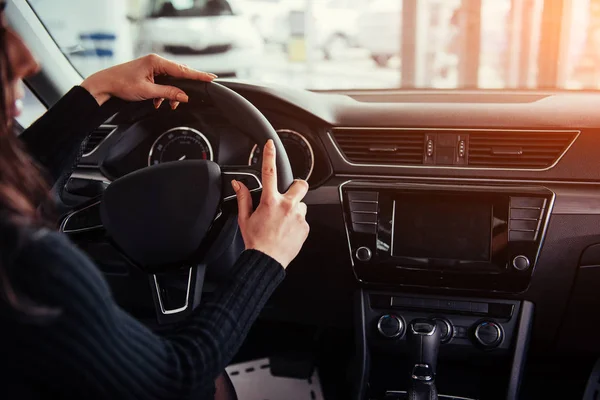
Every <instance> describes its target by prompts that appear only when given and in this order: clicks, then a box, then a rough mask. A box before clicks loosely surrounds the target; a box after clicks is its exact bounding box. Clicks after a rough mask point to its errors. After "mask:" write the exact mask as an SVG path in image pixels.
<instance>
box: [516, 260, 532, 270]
mask: <svg viewBox="0 0 600 400" xmlns="http://www.w3.org/2000/svg"><path fill="white" fill-rule="evenodd" d="M512 265H513V267H514V268H515V269H516V270H519V271H526V270H528V269H529V267H530V266H531V263H530V262H529V258H527V257H525V256H516V257H515V258H513V261H512Z"/></svg>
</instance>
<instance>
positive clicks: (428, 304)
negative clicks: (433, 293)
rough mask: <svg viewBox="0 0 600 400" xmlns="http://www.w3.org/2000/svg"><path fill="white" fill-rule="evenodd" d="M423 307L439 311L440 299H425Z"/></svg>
mask: <svg viewBox="0 0 600 400" xmlns="http://www.w3.org/2000/svg"><path fill="white" fill-rule="evenodd" d="M423 307H425V308H431V309H438V308H440V301H439V300H438V299H423Z"/></svg>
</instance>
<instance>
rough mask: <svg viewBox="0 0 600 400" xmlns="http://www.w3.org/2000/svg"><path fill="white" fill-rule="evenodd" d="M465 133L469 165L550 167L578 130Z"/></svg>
mask: <svg viewBox="0 0 600 400" xmlns="http://www.w3.org/2000/svg"><path fill="white" fill-rule="evenodd" d="M468 135H469V150H468V152H469V156H468V157H469V161H468V165H469V166H472V167H490V168H532V169H539V168H548V167H551V166H553V165H554V164H555V163H556V162H557V161H558V160H559V159H560V157H562V155H563V154H564V153H565V152H566V150H567V149H568V148H569V146H570V145H571V144H572V143H573V141H574V140H575V139H576V138H577V135H578V132H575V131H572V132H553V131H539V132H537V131H481V132H469V133H468Z"/></svg>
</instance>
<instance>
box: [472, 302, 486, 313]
mask: <svg viewBox="0 0 600 400" xmlns="http://www.w3.org/2000/svg"><path fill="white" fill-rule="evenodd" d="M471 312H474V313H480V314H487V312H488V304H487V303H471Z"/></svg>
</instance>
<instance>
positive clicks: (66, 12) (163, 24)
mask: <svg viewBox="0 0 600 400" xmlns="http://www.w3.org/2000/svg"><path fill="white" fill-rule="evenodd" d="M29 3H30V5H31V6H32V8H33V9H34V11H35V12H36V13H37V15H38V16H39V18H40V19H41V21H42V22H43V24H44V26H45V27H46V28H47V29H48V31H49V32H50V34H51V35H52V37H53V38H54V40H55V42H56V43H57V45H58V46H59V47H60V49H61V50H62V51H63V53H64V54H65V55H66V57H68V59H69V60H70V61H71V63H72V64H73V66H74V67H75V68H76V69H77V70H78V71H79V72H80V73H81V75H82V76H84V77H85V76H87V75H90V74H92V73H93V72H96V71H97V70H99V69H102V68H106V67H108V66H110V65H114V64H117V63H121V62H125V61H128V60H130V59H133V58H135V57H138V56H141V55H144V54H148V53H150V52H154V53H158V54H160V55H162V56H164V57H167V58H170V59H173V60H175V61H178V62H181V63H184V64H187V65H189V66H191V67H194V68H197V69H200V70H204V71H209V72H213V73H216V74H218V75H219V76H221V77H237V78H242V79H247V80H251V81H253V82H257V83H265V84H280V85H286V86H293V87H298V88H307V89H321V90H347V89H395V88H402V89H430V88H443V89H465V88H467V89H490V88H493V89H574V90H579V89H598V88H599V86H600V0H569V1H566V0H519V1H516V0H469V1H465V0H170V1H169V0H102V1H99V0H29Z"/></svg>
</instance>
